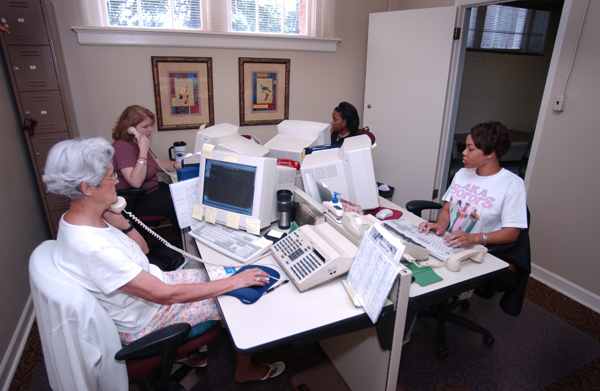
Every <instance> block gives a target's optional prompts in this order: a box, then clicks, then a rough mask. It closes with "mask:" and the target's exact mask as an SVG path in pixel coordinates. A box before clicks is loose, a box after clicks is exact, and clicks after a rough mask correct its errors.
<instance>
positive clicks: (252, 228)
mask: <svg viewBox="0 0 600 391" xmlns="http://www.w3.org/2000/svg"><path fill="white" fill-rule="evenodd" d="M246 232H248V233H249V234H252V235H260V220H258V219H246Z"/></svg>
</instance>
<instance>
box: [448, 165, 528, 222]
mask: <svg viewBox="0 0 600 391" xmlns="http://www.w3.org/2000/svg"><path fill="white" fill-rule="evenodd" d="M475 170H476V169H474V168H462V169H461V170H459V171H458V172H457V173H456V175H455V176H454V179H453V180H452V184H451V185H450V187H449V188H448V190H447V191H446V194H444V197H442V200H443V201H446V202H448V203H450V225H449V226H448V229H447V231H448V232H452V231H456V230H457V229H460V230H462V231H464V232H467V233H482V232H484V233H488V232H494V231H498V230H500V229H502V228H527V192H526V190H525V184H524V183H523V180H522V179H521V178H520V177H519V176H517V175H515V174H513V173H512V172H510V171H508V170H506V169H504V168H502V169H501V170H500V172H498V173H497V174H494V175H490V176H479V175H477V173H476V172H475Z"/></svg>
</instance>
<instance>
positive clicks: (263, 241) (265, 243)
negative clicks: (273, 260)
mask: <svg viewBox="0 0 600 391" xmlns="http://www.w3.org/2000/svg"><path fill="white" fill-rule="evenodd" d="M252 244H253V245H255V246H258V247H260V248H265V247H267V246H270V245H272V244H273V242H271V241H270V240H268V239H265V237H264V236H263V237H262V238H259V239H257V240H255V241H254V242H252Z"/></svg>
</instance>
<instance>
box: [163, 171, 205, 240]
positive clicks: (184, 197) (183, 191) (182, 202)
mask: <svg viewBox="0 0 600 391" xmlns="http://www.w3.org/2000/svg"><path fill="white" fill-rule="evenodd" d="M198 180H199V179H198V178H192V179H187V180H185V181H181V182H177V183H171V184H169V190H170V191H171V198H172V199H173V206H174V207H175V214H176V215H177V222H179V227H180V228H181V229H184V228H187V227H190V226H191V225H193V224H196V223H197V222H198V221H197V220H196V219H194V218H193V217H192V215H193V213H194V204H195V203H196V196H197V194H198Z"/></svg>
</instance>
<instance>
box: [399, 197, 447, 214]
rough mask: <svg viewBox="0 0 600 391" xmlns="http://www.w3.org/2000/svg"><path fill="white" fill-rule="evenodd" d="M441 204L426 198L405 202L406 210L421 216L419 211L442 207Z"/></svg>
mask: <svg viewBox="0 0 600 391" xmlns="http://www.w3.org/2000/svg"><path fill="white" fill-rule="evenodd" d="M442 207H443V205H442V204H440V203H438V202H434V201H427V200H413V201H408V202H407V203H406V210H408V211H409V212H411V213H414V214H416V215H417V216H419V217H421V212H422V211H423V210H425V209H442Z"/></svg>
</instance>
